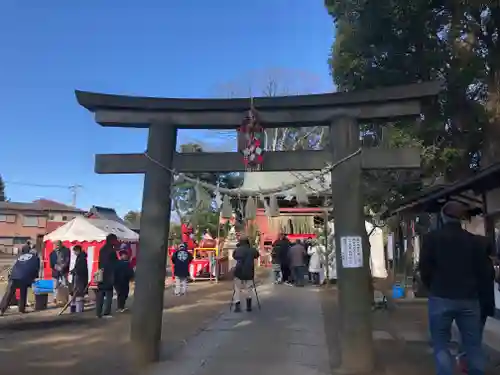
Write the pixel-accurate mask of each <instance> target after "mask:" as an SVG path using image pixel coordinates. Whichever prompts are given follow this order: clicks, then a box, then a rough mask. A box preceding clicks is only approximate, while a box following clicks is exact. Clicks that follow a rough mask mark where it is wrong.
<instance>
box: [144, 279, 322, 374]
mask: <svg viewBox="0 0 500 375" xmlns="http://www.w3.org/2000/svg"><path fill="white" fill-rule="evenodd" d="M258 292H259V297H260V300H261V305H262V310H260V311H259V310H258V308H257V306H255V309H254V311H253V312H251V313H247V312H242V313H240V314H237V313H234V312H230V311H229V301H228V307H227V310H226V311H225V312H223V313H222V314H221V315H220V316H219V318H218V319H217V320H216V321H214V322H213V323H212V324H211V325H209V326H208V327H207V328H206V329H205V330H203V331H202V332H201V333H200V334H199V335H198V336H197V337H195V338H194V339H192V340H191V341H190V342H188V345H187V346H186V347H185V348H184V350H182V351H181V352H180V353H177V354H176V355H175V357H174V358H170V359H169V360H167V361H164V362H160V363H158V364H156V365H154V366H152V367H151V368H150V369H149V371H147V373H148V374H149V375H160V374H175V375H213V374H217V375H229V374H231V375H233V374H238V375H250V374H252V375H254V374H259V375H271V374H280V373H285V374H287V375H299V374H300V375H326V374H330V373H331V372H330V363H329V355H328V349H327V343H326V337H325V333H324V332H325V328H324V323H323V316H322V314H323V313H322V309H321V301H320V290H318V289H314V288H311V287H306V288H290V287H287V286H284V285H269V284H266V285H263V286H260V287H259V288H258Z"/></svg>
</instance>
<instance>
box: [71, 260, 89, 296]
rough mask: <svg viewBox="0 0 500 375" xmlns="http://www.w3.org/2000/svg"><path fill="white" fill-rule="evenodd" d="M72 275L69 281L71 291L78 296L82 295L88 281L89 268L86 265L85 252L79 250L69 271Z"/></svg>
mask: <svg viewBox="0 0 500 375" xmlns="http://www.w3.org/2000/svg"><path fill="white" fill-rule="evenodd" d="M70 274H71V275H72V277H73V280H72V282H71V284H72V287H73V293H76V295H77V296H78V297H81V296H83V294H84V292H85V289H86V288H87V285H88V283H89V268H88V265H87V254H86V253H84V252H83V251H82V252H80V253H79V254H78V255H77V256H76V259H75V265H74V267H73V269H72V270H71V271H70Z"/></svg>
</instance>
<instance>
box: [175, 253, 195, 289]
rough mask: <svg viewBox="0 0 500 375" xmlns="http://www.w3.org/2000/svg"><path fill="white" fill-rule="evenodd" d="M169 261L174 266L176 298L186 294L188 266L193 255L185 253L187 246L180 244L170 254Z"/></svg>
mask: <svg viewBox="0 0 500 375" xmlns="http://www.w3.org/2000/svg"><path fill="white" fill-rule="evenodd" d="M171 260H172V264H173V265H174V277H175V289H174V294H175V295H176V296H181V295H184V294H186V292H187V280H188V277H189V265H190V264H191V262H192V261H193V254H191V253H190V252H189V251H187V246H186V245H185V244H180V245H179V248H178V249H177V250H176V251H175V252H174V253H173V254H172V259H171Z"/></svg>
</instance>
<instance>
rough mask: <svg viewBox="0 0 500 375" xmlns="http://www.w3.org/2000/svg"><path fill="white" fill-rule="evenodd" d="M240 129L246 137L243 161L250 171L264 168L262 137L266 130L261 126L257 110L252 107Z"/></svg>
mask: <svg viewBox="0 0 500 375" xmlns="http://www.w3.org/2000/svg"><path fill="white" fill-rule="evenodd" d="M238 131H239V132H240V133H241V134H243V136H244V139H245V148H244V149H243V162H244V163H245V166H246V168H247V170H248V171H259V170H261V169H262V163H263V162H264V156H263V154H264V148H263V147H264V145H263V144H262V138H263V135H264V130H263V128H262V126H260V124H259V122H258V120H257V115H256V113H255V110H254V109H253V105H252V109H250V111H248V115H247V116H245V119H244V120H243V124H242V125H241V126H240V128H239V129H238Z"/></svg>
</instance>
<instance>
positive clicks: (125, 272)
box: [114, 260, 134, 289]
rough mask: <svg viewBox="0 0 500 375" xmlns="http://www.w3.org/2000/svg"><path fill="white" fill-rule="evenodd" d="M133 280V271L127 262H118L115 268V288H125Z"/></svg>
mask: <svg viewBox="0 0 500 375" xmlns="http://www.w3.org/2000/svg"><path fill="white" fill-rule="evenodd" d="M133 278H134V270H133V268H132V265H131V264H130V262H129V261H128V260H118V261H117V262H116V267H115V280H114V282H115V287H116V289H119V288H120V287H122V286H127V285H128V284H129V283H130V282H131V281H132V279H133Z"/></svg>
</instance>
